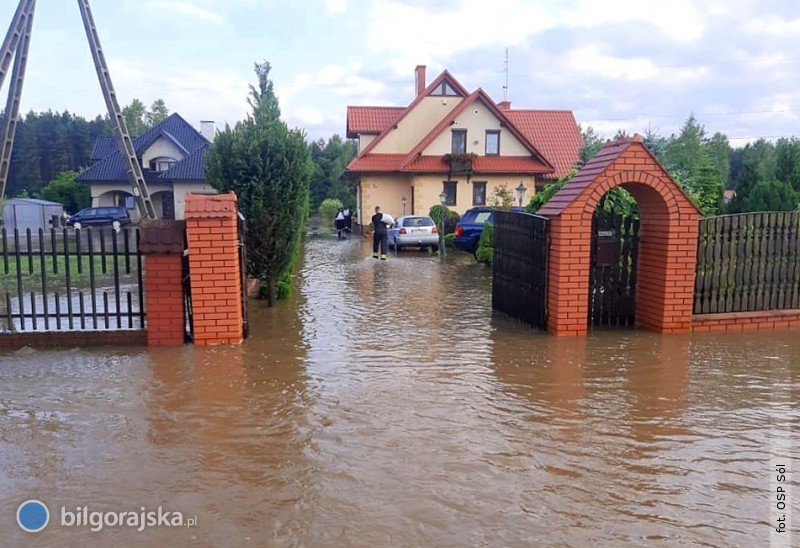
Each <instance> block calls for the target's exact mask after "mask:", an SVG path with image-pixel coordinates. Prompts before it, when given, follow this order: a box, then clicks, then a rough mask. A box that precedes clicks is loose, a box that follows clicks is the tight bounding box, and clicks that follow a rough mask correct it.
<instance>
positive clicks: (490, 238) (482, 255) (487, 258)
mask: <svg viewBox="0 0 800 548" xmlns="http://www.w3.org/2000/svg"><path fill="white" fill-rule="evenodd" d="M493 245H494V228H492V225H490V224H489V223H485V224H484V225H483V232H482V233H481V239H480V240H478V249H477V250H476V251H475V258H476V259H477V260H478V262H479V263H486V264H488V265H491V264H492V258H493V257H494V247H493Z"/></svg>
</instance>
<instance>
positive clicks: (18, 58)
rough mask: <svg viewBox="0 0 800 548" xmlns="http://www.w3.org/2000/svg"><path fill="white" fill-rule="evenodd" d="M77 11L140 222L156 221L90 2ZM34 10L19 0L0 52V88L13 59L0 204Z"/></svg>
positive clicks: (30, 0)
mask: <svg viewBox="0 0 800 548" xmlns="http://www.w3.org/2000/svg"><path fill="white" fill-rule="evenodd" d="M78 8H79V9H80V12H81V18H82V19H83V27H84V29H85V30H86V38H87V40H88V42H89V49H90V50H91V53H92V59H93V60H94V66H95V69H96V70H97V78H98V80H99V81H100V88H101V89H102V91H103V98H104V99H105V102H106V108H107V109H108V115H109V117H110V118H111V120H112V123H113V124H114V126H115V131H114V134H115V137H116V141H117V146H118V147H119V151H120V154H122V157H123V159H124V161H125V162H126V164H127V173H128V181H129V182H130V184H131V190H132V192H133V197H134V198H135V200H136V207H137V209H138V210H139V215H140V216H141V218H142V219H155V218H156V210H155V207H154V205H153V201H152V200H151V199H150V192H149V191H148V190H147V183H146V182H145V180H144V174H143V173H142V167H141V165H139V159H138V158H137V156H136V150H135V149H134V147H133V141H132V140H131V136H130V134H129V133H128V126H127V124H126V123H125V117H124V116H123V115H122V109H121V108H120V106H119V102H118V101H117V93H116V91H114V84H113V83H112V81H111V74H110V72H109V70H108V64H107V63H106V58H105V55H104V54H103V48H102V46H101V45H100V38H99V36H98V34H97V26H96V25H95V22H94V16H93V15H92V8H91V6H90V5H89V0H78ZM35 9H36V0H20V2H19V5H18V6H17V11H16V12H15V13H14V18H13V19H12V21H11V26H10V27H9V29H8V32H7V33H6V37H5V40H4V41H3V45H2V49H0V88H2V86H3V82H4V80H5V76H6V74H7V72H8V67H9V65H10V64H11V59H12V58H13V59H14V68H13V71H12V75H11V84H10V87H9V92H8V102H7V104H6V110H5V114H4V117H3V124H2V126H0V131H2V133H0V146H2V148H1V149H0V200H2V198H3V196H5V190H6V182H7V181H8V172H9V168H10V165H11V153H12V151H13V148H14V135H15V133H16V129H17V121H18V120H19V104H20V99H21V97H22V87H23V84H24V83H25V68H26V65H27V61H28V51H29V48H30V41H31V30H32V28H33V14H34V10H35ZM0 214H2V212H0Z"/></svg>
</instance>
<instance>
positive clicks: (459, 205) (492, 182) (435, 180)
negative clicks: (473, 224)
mask: <svg viewBox="0 0 800 548" xmlns="http://www.w3.org/2000/svg"><path fill="white" fill-rule="evenodd" d="M446 179H447V175H446V174H444V173H442V174H438V175H420V176H417V177H414V182H413V184H414V213H415V214H417V215H427V214H428V210H429V209H430V208H431V206H433V205H436V204H438V203H439V194H441V192H442V190H444V186H443V182H444V181H445V180H446ZM451 181H456V182H457V183H458V185H457V187H456V205H454V206H452V205H451V206H447V207H448V208H450V209H452V210H453V211H456V212H458V214H459V215H463V214H464V212H465V211H466V210H468V209H469V208H471V207H475V204H473V203H472V189H473V182H476V181H477V182H486V205H492V204H491V200H492V192H493V191H494V189H495V188H497V187H501V186H505V187H506V188H508V190H509V191H511V195H512V196H513V197H514V202H513V204H512V205H515V206H516V205H518V202H517V194H516V192H515V191H514V189H515V188H516V187H517V186H518V185H519V183H520V182H522V183H523V184H524V185H525V186H526V187H527V188H528V191H527V192H526V193H525V196H524V200H523V205H526V204H527V203H528V202H529V201H530V199H531V198H532V197H533V195H534V194H535V193H536V191H535V190H534V178H533V177H531V176H521V175H492V176H482V175H473V176H472V177H470V179H469V181H467V178H466V177H464V176H461V177H459V178H456V177H454V178H453V179H451Z"/></svg>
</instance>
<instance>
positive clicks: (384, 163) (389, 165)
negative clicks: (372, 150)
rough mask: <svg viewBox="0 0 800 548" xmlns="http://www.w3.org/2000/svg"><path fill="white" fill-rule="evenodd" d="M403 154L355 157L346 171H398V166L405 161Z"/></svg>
mask: <svg viewBox="0 0 800 548" xmlns="http://www.w3.org/2000/svg"><path fill="white" fill-rule="evenodd" d="M405 158H406V155H405V154H365V155H362V156H357V157H356V158H355V159H354V160H353V161H352V162H350V165H349V166H347V170H348V171H365V172H376V171H399V170H400V164H401V163H403V160H405Z"/></svg>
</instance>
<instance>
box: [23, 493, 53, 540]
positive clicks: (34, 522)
mask: <svg viewBox="0 0 800 548" xmlns="http://www.w3.org/2000/svg"><path fill="white" fill-rule="evenodd" d="M49 522H50V510H48V509H47V506H45V505H44V503H43V502H41V501H38V500H26V501H25V502H23V503H22V504H20V505H19V508H17V523H18V524H19V526H20V527H22V530H23V531H27V532H28V533H38V532H39V531H41V530H42V529H44V528H45V527H47V524H48V523H49Z"/></svg>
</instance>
